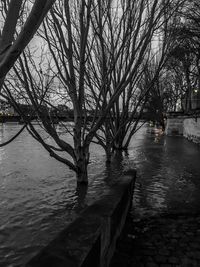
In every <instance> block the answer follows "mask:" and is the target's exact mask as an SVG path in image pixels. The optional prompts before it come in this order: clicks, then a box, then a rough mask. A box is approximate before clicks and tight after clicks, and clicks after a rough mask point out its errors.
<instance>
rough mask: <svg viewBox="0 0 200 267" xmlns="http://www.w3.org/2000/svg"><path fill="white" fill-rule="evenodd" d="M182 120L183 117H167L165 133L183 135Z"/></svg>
mask: <svg viewBox="0 0 200 267" xmlns="http://www.w3.org/2000/svg"><path fill="white" fill-rule="evenodd" d="M183 121H184V117H182V116H177V117H168V118H167V125H166V129H165V133H166V135H183Z"/></svg>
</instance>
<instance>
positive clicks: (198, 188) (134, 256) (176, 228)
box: [110, 132, 200, 267]
mask: <svg viewBox="0 0 200 267" xmlns="http://www.w3.org/2000/svg"><path fill="white" fill-rule="evenodd" d="M144 135H145V136H143V139H142V137H141V135H140V136H139V139H138V143H139V142H140V140H141V144H139V145H138V149H137V147H136V151H137V155H136V157H135V159H134V162H136V166H135V167H136V168H137V171H138V178H137V181H136V186H135V192H134V198H133V207H132V209H131V211H130V214H129V216H128V218H127V220H126V224H125V227H124V230H123V232H122V234H121V236H120V238H119V240H118V242H117V247H116V251H115V253H114V256H113V259H112V261H111V264H110V267H178V266H179V267H189V266H191V267H200V164H199V162H200V161H199V159H200V147H199V146H198V145H195V144H193V143H191V142H188V141H187V140H186V139H184V138H181V137H177V138H170V137H165V136H158V138H155V137H156V136H153V135H147V134H146V133H145V132H144Z"/></svg>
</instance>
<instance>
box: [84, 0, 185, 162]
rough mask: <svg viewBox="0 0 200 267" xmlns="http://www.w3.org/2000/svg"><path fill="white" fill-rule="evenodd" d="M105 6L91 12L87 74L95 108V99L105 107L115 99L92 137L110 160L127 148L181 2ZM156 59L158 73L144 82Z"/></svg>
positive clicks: (163, 53)
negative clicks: (91, 82) (92, 37)
mask: <svg viewBox="0 0 200 267" xmlns="http://www.w3.org/2000/svg"><path fill="white" fill-rule="evenodd" d="M106 3H107V2H106V1H105V3H104V5H101V12H99V13H95V21H93V30H94V32H95V40H94V42H95V43H96V46H94V49H93V50H94V51H93V53H94V56H95V58H96V59H97V61H94V60H93V57H92V56H91V62H90V65H89V70H90V76H91V73H93V80H94V81H95V86H94V87H95V89H94V90H93V91H92V92H93V99H94V100H95V99H96V101H97V102H98V105H99V98H100V100H101V103H102V106H104V107H106V106H107V105H108V103H110V102H112V101H113V99H115V100H114V104H113V105H112V107H111V108H110V110H109V112H108V113H107V115H106V119H105V121H104V123H103V124H102V126H101V131H99V132H97V134H96V135H95V136H96V142H97V143H98V144H100V145H101V146H102V147H103V148H104V149H105V151H106V155H107V161H110V158H111V155H112V152H113V151H115V150H123V149H124V150H126V149H127V148H128V145H129V142H130V140H131V137H132V135H133V134H134V133H135V132H136V131H137V129H138V128H139V127H140V126H139V124H138V123H139V121H140V119H141V117H142V114H143V109H144V107H145V104H146V102H147V100H148V98H149V93H150V91H151V89H152V88H154V84H155V83H156V82H157V80H158V77H159V72H160V70H161V69H162V67H163V64H164V62H165V60H166V57H167V53H168V50H169V48H170V47H171V45H172V42H171V32H170V31H169V30H168V28H169V26H170V24H172V22H173V20H174V18H175V17H176V14H177V11H178V10H179V8H180V6H181V4H182V1H177V2H176V4H174V3H173V1H153V2H151V4H150V3H149V2H148V1H122V2H120V4H119V3H118V5H116V6H115V10H112V9H109V8H108V6H106ZM172 4H173V5H172ZM107 5H109V4H108V3H107ZM108 10H109V12H108ZM119 10H123V12H122V14H123V16H119V15H118V14H119V13H120V12H119ZM104 14H105V15H104ZM133 18H134V19H133ZM116 21H117V23H116ZM105 24H106V27H105V26H104V25H105ZM159 40H160V42H159ZM158 46H159V47H158ZM155 60H156V61H157V64H156V67H157V68H156V69H154V70H152V71H153V72H152V73H151V74H152V75H151V76H149V77H148V80H147V76H146V69H147V67H148V66H150V65H152V63H151V62H154V61H155ZM154 66H155V64H154ZM97 68H98V70H99V75H97V73H98V71H96V69H97ZM89 78H90V77H89ZM90 87H91V86H90ZM102 89H103V90H102ZM119 92H121V94H120V96H119V94H118V93H119ZM98 105H97V103H96V105H95V106H98Z"/></svg>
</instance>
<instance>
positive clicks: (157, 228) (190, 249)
mask: <svg viewBox="0 0 200 267" xmlns="http://www.w3.org/2000/svg"><path fill="white" fill-rule="evenodd" d="M118 266H120V267H129V266H130V267H158V266H159V267H178V266H181V267H189V266H191V267H199V266H200V215H199V214H173V215H163V216H160V217H151V218H148V219H144V220H140V221H138V222H136V221H134V223H133V218H132V216H131V215H129V217H128V218H127V221H126V225H125V227H124V230H123V232H122V234H121V236H120V238H119V240H118V242H117V249H116V251H115V254H114V257H113V259H112V262H111V265H110V267H118Z"/></svg>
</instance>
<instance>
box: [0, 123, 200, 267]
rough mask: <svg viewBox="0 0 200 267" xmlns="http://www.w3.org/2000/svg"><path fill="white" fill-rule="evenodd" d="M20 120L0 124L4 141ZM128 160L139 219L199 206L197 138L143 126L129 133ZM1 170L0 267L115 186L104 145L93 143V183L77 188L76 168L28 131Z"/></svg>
mask: <svg viewBox="0 0 200 267" xmlns="http://www.w3.org/2000/svg"><path fill="white" fill-rule="evenodd" d="M19 127H20V126H19V125H6V124H4V125H3V126H0V140H1V142H3V141H6V140H7V139H9V137H11V136H13V135H14V133H16V131H17V130H18V129H19ZM124 164H125V165H129V167H131V168H134V167H136V168H137V170H138V179H137V182H136V188H135V194H134V199H133V209H132V212H133V214H134V217H135V218H141V217H144V216H151V215H154V214H160V213H168V212H177V211H179V212H191V211H196V210H199V208H200V149H199V147H198V146H197V145H195V144H192V143H190V142H188V141H187V140H185V139H184V138H181V137H165V136H163V135H160V134H156V135H155V134H154V133H150V132H149V131H148V129H147V128H142V129H141V130H140V131H139V132H138V133H137V134H136V135H135V136H134V138H133V139H132V142H131V146H130V150H129V156H128V157H127V158H125V160H124ZM0 171H1V172H0V266H1V267H7V266H10V267H11V266H13V267H14V266H21V265H22V264H23V263H24V262H26V261H27V260H28V259H29V258H30V257H31V256H33V255H34V254H35V253H36V252H37V251H38V250H39V249H40V248H41V247H43V246H44V245H46V244H47V243H48V242H49V241H50V240H51V239H52V238H53V237H54V236H55V235H56V234H57V233H58V232H59V231H60V230H61V229H62V228H64V227H65V226H66V225H67V224H68V223H70V222H71V221H72V220H73V219H74V218H75V217H76V216H77V213H78V212H79V211H80V210H81V209H82V208H84V207H85V206H87V205H89V204H90V203H92V201H94V199H96V198H98V197H101V195H102V194H103V193H104V192H105V191H106V190H109V186H110V184H109V181H108V179H107V172H108V171H107V169H106V166H105V156H104V151H103V150H102V149H101V148H100V147H96V146H92V147H91V164H90V166H89V173H90V177H89V187H88V189H85V190H80V189H79V188H77V187H76V180H75V176H74V173H73V172H71V171H70V170H69V169H68V168H67V167H66V166H64V165H63V164H61V163H59V162H57V161H55V160H53V159H52V158H50V157H49V155H48V153H47V152H46V151H45V150H44V149H43V148H42V147H41V145H40V144H38V143H37V142H36V141H34V140H33V139H32V137H31V136H30V135H28V133H27V132H23V133H22V134H21V135H20V136H19V137H18V138H17V139H16V140H15V141H14V142H12V143H11V144H9V145H8V146H6V147H2V148H0ZM116 172H117V170H116Z"/></svg>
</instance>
